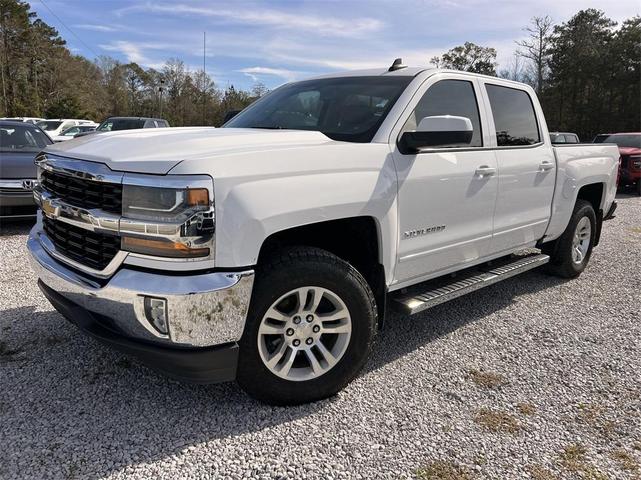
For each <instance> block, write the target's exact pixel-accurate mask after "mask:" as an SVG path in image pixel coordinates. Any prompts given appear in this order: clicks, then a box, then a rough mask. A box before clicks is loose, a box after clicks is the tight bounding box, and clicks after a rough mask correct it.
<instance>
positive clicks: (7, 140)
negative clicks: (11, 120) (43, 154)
mask: <svg viewBox="0 0 641 480" xmlns="http://www.w3.org/2000/svg"><path fill="white" fill-rule="evenodd" d="M50 144H51V140H50V139H49V137H47V136H46V135H45V134H44V133H42V132H41V131H40V130H38V129H37V128H34V127H30V126H26V125H25V126H22V125H15V126H14V125H11V126H6V125H5V126H2V125H0V152H16V151H20V152H39V151H40V150H42V149H43V148H44V147H46V146H47V145H50Z"/></svg>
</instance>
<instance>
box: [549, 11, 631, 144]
mask: <svg viewBox="0 0 641 480" xmlns="http://www.w3.org/2000/svg"><path fill="white" fill-rule="evenodd" d="M615 25H616V23H615V22H613V21H612V20H610V19H609V18H607V17H606V16H605V14H604V13H603V12H601V11H599V10H595V9H588V10H581V11H580V12H578V13H577V14H576V15H574V16H573V17H572V18H571V19H570V20H569V21H568V22H566V23H563V24H561V25H557V26H555V27H554V34H553V36H552V40H551V44H550V54H551V57H550V76H549V86H548V88H547V89H546V90H545V91H544V94H543V95H542V100H543V104H544V106H545V111H546V114H547V117H548V122H549V123H550V124H551V125H553V126H554V127H555V128H558V129H559V130H569V131H575V132H577V133H579V135H580V136H581V137H583V138H586V137H590V136H592V135H594V134H595V133H598V132H599V131H601V130H602V129H603V128H604V127H605V124H606V123H607V121H605V120H604V119H605V118H607V117H609V116H611V115H612V114H613V113H614V112H613V107H614V105H613V103H612V101H613V95H615V92H614V90H613V87H614V84H613V81H614V79H615V78H616V76H617V73H618V71H619V70H620V69H619V67H618V66H616V65H615V64H614V63H613V62H612V58H611V52H612V43H613V39H614V31H613V28H614V26H615ZM637 85H638V80H637Z"/></svg>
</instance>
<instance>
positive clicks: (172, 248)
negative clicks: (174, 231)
mask: <svg viewBox="0 0 641 480" xmlns="http://www.w3.org/2000/svg"><path fill="white" fill-rule="evenodd" d="M121 248H122V249H123V250H127V251H128V252H134V253H142V254H144V255H155V256H158V257H172V258H193V257H206V256H207V255H209V248H191V247H188V246H187V245H185V244H184V243H180V242H171V241H168V240H155V239H154V240H152V239H147V238H137V237H122V240H121Z"/></svg>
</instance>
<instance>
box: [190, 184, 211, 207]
mask: <svg viewBox="0 0 641 480" xmlns="http://www.w3.org/2000/svg"><path fill="white" fill-rule="evenodd" d="M187 205H189V206H190V207H199V206H207V205H209V192H208V191H207V189H206V188H192V189H190V190H187Z"/></svg>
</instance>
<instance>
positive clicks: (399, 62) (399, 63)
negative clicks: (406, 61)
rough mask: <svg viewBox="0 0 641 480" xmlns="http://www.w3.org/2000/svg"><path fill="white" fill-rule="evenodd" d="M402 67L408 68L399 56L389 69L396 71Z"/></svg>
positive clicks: (389, 70)
mask: <svg viewBox="0 0 641 480" xmlns="http://www.w3.org/2000/svg"><path fill="white" fill-rule="evenodd" d="M401 68H407V65H403V59H402V58H397V59H396V60H394V63H392V66H391V67H389V68H388V69H387V71H388V72H394V71H396V70H400V69H401Z"/></svg>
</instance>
